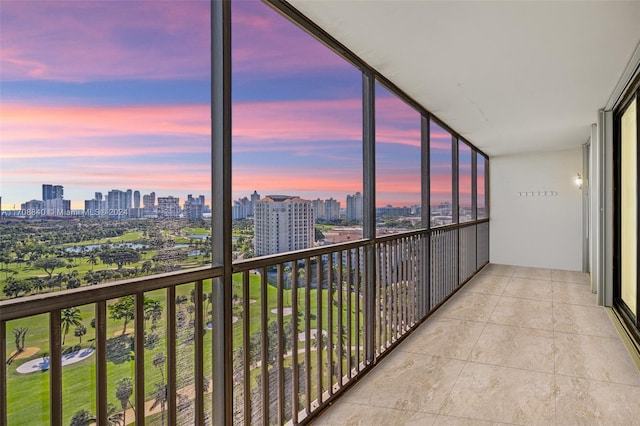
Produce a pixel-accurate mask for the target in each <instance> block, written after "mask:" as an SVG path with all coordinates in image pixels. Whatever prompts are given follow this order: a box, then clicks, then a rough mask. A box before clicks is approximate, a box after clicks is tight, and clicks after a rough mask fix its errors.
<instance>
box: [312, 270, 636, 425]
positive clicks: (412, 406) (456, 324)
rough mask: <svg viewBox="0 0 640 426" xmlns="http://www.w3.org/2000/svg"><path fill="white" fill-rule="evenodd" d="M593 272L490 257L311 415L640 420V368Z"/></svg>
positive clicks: (333, 420) (390, 419)
mask: <svg viewBox="0 0 640 426" xmlns="http://www.w3.org/2000/svg"><path fill="white" fill-rule="evenodd" d="M588 283H589V281H588V278H587V277H586V275H585V274H583V273H581V272H571V271H556V270H550V269H546V270H541V271H536V270H535V268H521V267H510V266H507V265H488V266H487V267H485V268H484V269H483V270H482V271H481V272H480V273H479V274H477V275H476V276H475V277H473V278H472V279H471V281H469V283H467V284H466V285H465V286H464V287H463V288H462V289H461V291H459V292H458V293H457V294H455V295H454V296H453V297H452V298H451V299H450V300H449V301H447V303H445V304H444V305H443V306H442V307H441V308H440V309H439V310H438V311H437V312H436V313H434V314H433V315H431V317H430V318H429V319H427V321H425V323H423V324H422V325H421V326H420V327H418V329H417V330H416V331H415V332H414V333H413V334H412V335H411V336H409V337H408V338H407V339H405V340H404V341H403V342H402V343H401V344H400V345H399V346H398V347H397V348H396V349H395V350H394V351H393V352H392V353H390V354H389V355H388V356H387V357H385V358H384V359H383V360H382V361H381V362H380V364H379V365H378V366H376V367H375V368H374V369H373V370H372V371H371V372H370V373H369V374H367V376H366V377H364V378H363V379H362V380H361V381H360V382H359V383H357V384H356V385H355V386H354V387H353V388H352V389H350V390H349V391H348V392H347V393H346V394H345V396H344V397H343V398H341V399H340V400H339V401H337V402H336V403H335V404H334V406H333V407H332V408H330V409H328V410H327V413H326V414H323V415H322V416H321V417H319V418H318V419H317V420H316V421H315V424H319V425H323V424H330V425H338V424H373V425H377V424H422V425H438V426H446V425H478V426H490V425H500V424H533V425H536V424H539V425H570V424H571V425H573V424H589V425H591V424H603V425H605V424H606V425H609V424H611V425H614V424H615V425H623V424H624V425H627V424H628V425H631V424H639V422H638V419H640V404H638V401H640V372H639V371H638V370H637V368H636V366H635V364H634V363H633V361H632V360H631V357H630V356H629V354H628V352H627V350H626V348H625V346H624V344H623V343H622V341H621V339H620V337H619V336H618V334H617V332H616V330H615V328H614V327H613V325H612V323H611V320H610V319H609V316H608V315H607V313H606V311H605V310H604V309H603V308H601V307H599V306H597V305H596V300H595V296H594V295H593V294H592V293H591V289H590V286H589V285H587V284H588Z"/></svg>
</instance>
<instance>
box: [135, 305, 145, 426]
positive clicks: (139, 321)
mask: <svg viewBox="0 0 640 426" xmlns="http://www.w3.org/2000/svg"><path fill="white" fill-rule="evenodd" d="M133 321H134V330H135V331H134V335H133V338H134V342H135V343H134V347H133V351H134V354H135V357H136V360H135V377H136V381H135V389H136V393H135V403H136V404H135V407H136V409H135V414H136V425H142V426H144V423H145V418H144V415H145V409H144V404H145V402H146V401H145V397H144V293H142V292H138V293H136V294H135V315H134V318H133Z"/></svg>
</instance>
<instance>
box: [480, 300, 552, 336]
mask: <svg viewBox="0 0 640 426" xmlns="http://www.w3.org/2000/svg"><path fill="white" fill-rule="evenodd" d="M552 305H553V304H552V303H551V302H547V301H544V300H533V299H522V298H517V297H506V296H502V297H501V298H500V300H499V301H498V303H497V305H496V307H495V309H494V310H493V313H492V314H491V317H490V318H489V322H490V323H492V324H502V325H511V326H515V327H527V328H536V329H540V330H553V308H552Z"/></svg>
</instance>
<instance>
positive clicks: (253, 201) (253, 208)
mask: <svg viewBox="0 0 640 426" xmlns="http://www.w3.org/2000/svg"><path fill="white" fill-rule="evenodd" d="M258 201H260V194H258V191H253V194H251V214H252V215H253V214H255V213H256V204H258Z"/></svg>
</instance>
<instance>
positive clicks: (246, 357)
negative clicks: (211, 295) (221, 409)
mask: <svg viewBox="0 0 640 426" xmlns="http://www.w3.org/2000/svg"><path fill="white" fill-rule="evenodd" d="M250 272H251V271H244V272H243V273H242V358H243V366H242V369H243V371H242V384H243V387H244V389H243V394H242V395H243V398H242V399H243V406H244V408H243V412H244V416H243V417H244V418H243V421H244V423H245V424H250V423H251V422H252V420H253V419H252V418H251V415H252V413H251V346H250V343H251V335H250V328H249V327H250V326H251V312H250V311H249V309H250V307H249V303H250V302H251V300H250V298H249V273H250Z"/></svg>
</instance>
